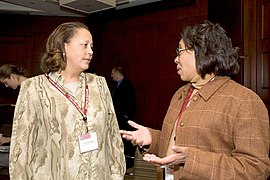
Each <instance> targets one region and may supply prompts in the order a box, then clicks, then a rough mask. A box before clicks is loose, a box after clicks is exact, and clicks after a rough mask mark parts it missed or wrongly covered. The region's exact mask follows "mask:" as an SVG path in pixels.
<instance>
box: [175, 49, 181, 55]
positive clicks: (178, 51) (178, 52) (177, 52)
mask: <svg viewBox="0 0 270 180" xmlns="http://www.w3.org/2000/svg"><path fill="white" fill-rule="evenodd" d="M175 51H176V55H177V56H179V55H180V49H179V48H176V50H175Z"/></svg>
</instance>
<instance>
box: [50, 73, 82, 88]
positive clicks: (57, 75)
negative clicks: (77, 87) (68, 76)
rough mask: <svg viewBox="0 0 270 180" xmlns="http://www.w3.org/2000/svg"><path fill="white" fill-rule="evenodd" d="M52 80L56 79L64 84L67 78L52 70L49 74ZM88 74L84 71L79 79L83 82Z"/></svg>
mask: <svg viewBox="0 0 270 180" xmlns="http://www.w3.org/2000/svg"><path fill="white" fill-rule="evenodd" d="M48 75H49V76H50V78H51V79H52V80H54V81H55V82H56V83H58V84H61V85H64V80H65V78H64V77H63V76H62V75H61V74H60V73H59V72H51V73H49V74H48ZM85 76H86V74H85V73H84V72H82V73H81V74H80V77H79V81H80V82H81V83H82V82H84V79H85Z"/></svg>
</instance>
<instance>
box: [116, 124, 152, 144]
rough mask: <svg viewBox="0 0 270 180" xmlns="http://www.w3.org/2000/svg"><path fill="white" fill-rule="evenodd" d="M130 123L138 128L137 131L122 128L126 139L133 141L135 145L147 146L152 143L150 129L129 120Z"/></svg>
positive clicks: (121, 131)
mask: <svg viewBox="0 0 270 180" xmlns="http://www.w3.org/2000/svg"><path fill="white" fill-rule="evenodd" d="M128 124H129V125H130V126H132V127H133V128H135V129H137V130H135V131H126V130H120V131H119V132H120V133H121V134H122V137H123V138H125V139H126V140H129V141H131V143H132V144H134V145H139V146H145V145H150V144H151V143H152V137H151V134H150V132H149V130H148V129H147V128H146V127H144V126H141V125H139V124H137V123H135V122H133V121H128Z"/></svg>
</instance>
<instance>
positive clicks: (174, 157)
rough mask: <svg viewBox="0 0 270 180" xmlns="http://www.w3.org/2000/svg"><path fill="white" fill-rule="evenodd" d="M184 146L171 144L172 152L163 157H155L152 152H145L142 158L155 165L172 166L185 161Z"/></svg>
mask: <svg viewBox="0 0 270 180" xmlns="http://www.w3.org/2000/svg"><path fill="white" fill-rule="evenodd" d="M186 149H187V148H186V147H180V146H173V147H172V150H173V151H174V153H173V154H171V155H168V156H166V157H164V158H160V157H157V156H156V155H154V154H145V155H144V157H143V160H145V161H147V162H150V163H152V164H155V165H157V166H162V165H165V166H174V165H176V164H181V163H185V160H186Z"/></svg>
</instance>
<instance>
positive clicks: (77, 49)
mask: <svg viewBox="0 0 270 180" xmlns="http://www.w3.org/2000/svg"><path fill="white" fill-rule="evenodd" d="M92 48H93V40H92V35H91V33H90V32H89V31H88V30H87V29H84V28H79V29H77V32H76V33H75V34H74V36H73V37H72V38H71V39H70V41H69V42H68V43H65V57H66V61H67V66H66V70H67V71H70V72H83V71H84V70H87V69H88V68H89V64H90V62H91V59H92V57H93V50H92Z"/></svg>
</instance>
